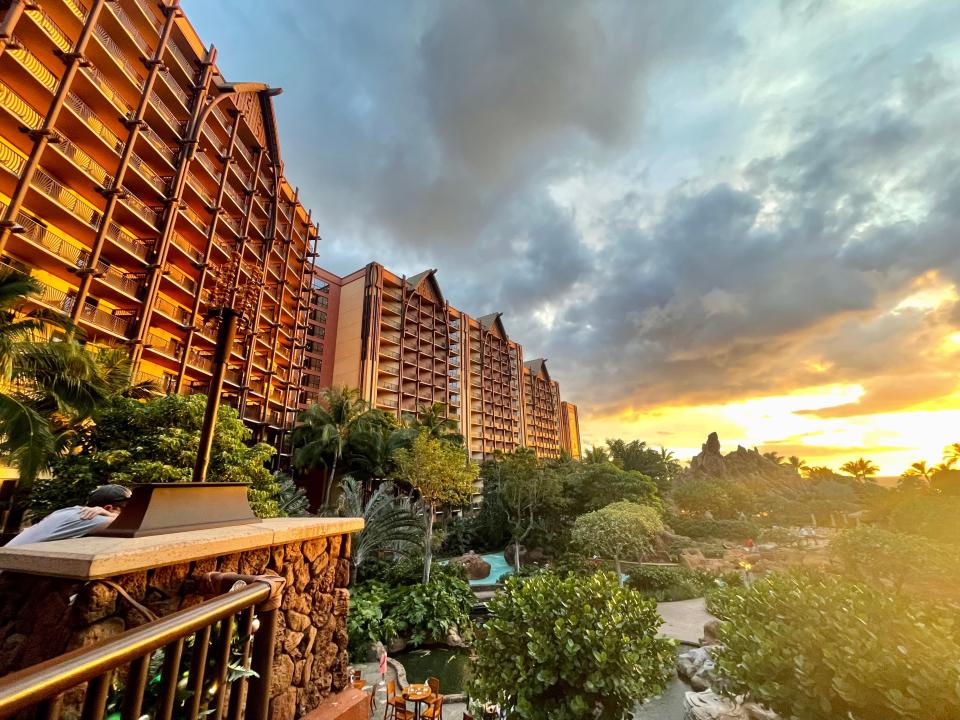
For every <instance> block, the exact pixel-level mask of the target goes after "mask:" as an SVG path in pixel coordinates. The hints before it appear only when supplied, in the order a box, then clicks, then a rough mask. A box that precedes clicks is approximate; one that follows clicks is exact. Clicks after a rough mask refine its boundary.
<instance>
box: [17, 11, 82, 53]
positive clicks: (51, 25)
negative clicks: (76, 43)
mask: <svg viewBox="0 0 960 720" xmlns="http://www.w3.org/2000/svg"><path fill="white" fill-rule="evenodd" d="M27 7H28V9H27V10H25V11H24V14H25V15H28V16H30V17H31V18H33V20H34V21H35V22H36V23H37V25H39V26H40V27H42V28H43V31H44V32H45V33H46V34H47V35H48V36H49V37H50V39H51V40H53V43H54V45H56V46H57V47H58V48H60V50H62V51H63V52H70V49H71V48H72V47H73V41H72V40H71V39H70V38H69V37H68V36H67V34H66V33H65V32H64V31H63V29H62V28H61V27H60V26H59V25H57V24H56V23H55V22H54V21H53V18H51V17H50V16H49V15H48V14H47V13H46V12H44V11H43V9H42V8H40V7H37V6H33V7H30V6H27Z"/></svg>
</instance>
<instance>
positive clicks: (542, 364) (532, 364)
mask: <svg viewBox="0 0 960 720" xmlns="http://www.w3.org/2000/svg"><path fill="white" fill-rule="evenodd" d="M523 366H524V367H525V368H527V369H528V370H529V371H530V372H531V373H533V374H534V375H536V376H537V377H540V378H543V379H544V380H550V373H549V371H548V370H547V359H546V358H536V359H535V360H527V361H526V362H525V363H524V364H523Z"/></svg>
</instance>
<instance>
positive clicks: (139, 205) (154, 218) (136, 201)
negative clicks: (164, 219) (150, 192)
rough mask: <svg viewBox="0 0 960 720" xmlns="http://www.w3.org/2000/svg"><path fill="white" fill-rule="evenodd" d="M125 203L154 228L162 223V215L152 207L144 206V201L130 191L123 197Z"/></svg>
mask: <svg viewBox="0 0 960 720" xmlns="http://www.w3.org/2000/svg"><path fill="white" fill-rule="evenodd" d="M122 198H123V202H124V203H125V204H126V205H128V206H129V207H130V209H132V210H133V211H134V212H135V213H137V215H139V216H140V217H142V218H143V219H144V220H146V221H147V222H148V223H150V224H151V225H153V227H154V228H156V227H157V225H158V224H159V222H160V215H159V214H158V213H157V211H156V210H154V209H153V208H152V207H147V205H145V204H144V202H143V200H141V199H140V198H138V197H137V196H136V195H134V194H133V193H131V192H130V191H129V190H127V191H126V194H125V195H123V196H122Z"/></svg>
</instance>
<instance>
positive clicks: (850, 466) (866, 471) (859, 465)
mask: <svg viewBox="0 0 960 720" xmlns="http://www.w3.org/2000/svg"><path fill="white" fill-rule="evenodd" d="M840 469H841V470H842V471H843V472H845V473H846V474H847V475H851V476H853V477H854V478H856V479H857V481H858V482H866V481H867V480H871V481H872V476H873V475H876V474H877V473H878V472H880V468H879V467H877V466H876V465H874V464H873V462H872V461H870V460H864V459H863V458H857V459H856V460H850V461H849V462H845V463H844V464H843V465H841V466H840Z"/></svg>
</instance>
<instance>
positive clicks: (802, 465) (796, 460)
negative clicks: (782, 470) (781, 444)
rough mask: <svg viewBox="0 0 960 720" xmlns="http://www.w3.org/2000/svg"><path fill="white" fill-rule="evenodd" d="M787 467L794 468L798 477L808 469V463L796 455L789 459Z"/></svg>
mask: <svg viewBox="0 0 960 720" xmlns="http://www.w3.org/2000/svg"><path fill="white" fill-rule="evenodd" d="M787 465H788V466H789V467H791V468H793V470H794V472H796V473H797V475H802V474H803V471H804V470H806V469H807V463H806V461H805V460H804V459H803V458H801V457H797V456H796V455H791V456H790V457H788V458H787Z"/></svg>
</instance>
